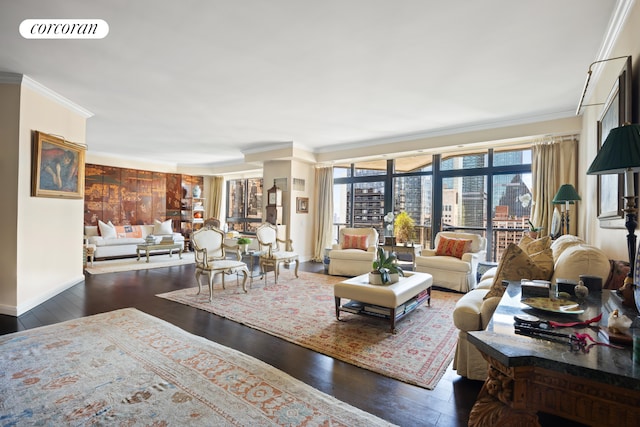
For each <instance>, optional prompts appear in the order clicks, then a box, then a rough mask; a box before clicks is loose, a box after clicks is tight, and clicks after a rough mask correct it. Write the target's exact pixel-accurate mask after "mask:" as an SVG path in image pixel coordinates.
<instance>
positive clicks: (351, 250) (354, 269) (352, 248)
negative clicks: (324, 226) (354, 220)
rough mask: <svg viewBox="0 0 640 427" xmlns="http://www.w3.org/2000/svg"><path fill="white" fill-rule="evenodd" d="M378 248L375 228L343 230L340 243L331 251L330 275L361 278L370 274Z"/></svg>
mask: <svg viewBox="0 0 640 427" xmlns="http://www.w3.org/2000/svg"><path fill="white" fill-rule="evenodd" d="M377 247H378V231H377V230H376V229H375V228H371V227H368V228H349V227H345V228H341V229H340V233H339V236H338V243H337V244H334V245H333V247H332V248H331V250H330V251H329V274H332V275H335V276H359V275H361V274H365V273H368V272H370V271H371V270H372V269H373V260H375V259H376V249H377Z"/></svg>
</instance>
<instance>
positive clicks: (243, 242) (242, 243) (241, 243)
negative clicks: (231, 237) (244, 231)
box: [238, 237, 251, 253]
mask: <svg viewBox="0 0 640 427" xmlns="http://www.w3.org/2000/svg"><path fill="white" fill-rule="evenodd" d="M250 243H251V239H249V238H248V237H240V238H239V239H238V247H239V248H240V251H241V252H242V253H246V252H247V246H249V244H250Z"/></svg>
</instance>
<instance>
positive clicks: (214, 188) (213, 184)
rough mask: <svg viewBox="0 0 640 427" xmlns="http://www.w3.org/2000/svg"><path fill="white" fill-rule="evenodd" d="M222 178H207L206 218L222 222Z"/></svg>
mask: <svg viewBox="0 0 640 427" xmlns="http://www.w3.org/2000/svg"><path fill="white" fill-rule="evenodd" d="M223 187H224V178H223V177H221V176H212V177H209V197H207V207H206V210H207V212H206V213H207V217H208V218H217V219H219V220H220V222H221V223H222V222H224V218H221V215H222V198H223V197H224V188H223Z"/></svg>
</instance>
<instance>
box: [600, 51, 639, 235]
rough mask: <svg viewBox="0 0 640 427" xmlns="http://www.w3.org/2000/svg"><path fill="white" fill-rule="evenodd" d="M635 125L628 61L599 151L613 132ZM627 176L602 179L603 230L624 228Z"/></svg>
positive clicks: (609, 105) (607, 111)
mask: <svg viewBox="0 0 640 427" xmlns="http://www.w3.org/2000/svg"><path fill="white" fill-rule="evenodd" d="M627 122H631V58H627V62H626V63H625V65H624V67H623V68H622V71H621V72H620V75H619V76H618V78H617V79H616V82H615V84H614V85H613V88H612V89H611V91H610V92H609V96H608V97H607V100H606V102H605V105H604V109H603V111H602V114H601V116H600V120H598V150H599V149H600V147H602V144H603V143H604V141H605V139H606V138H607V136H608V135H609V132H610V131H611V129H613V128H616V127H619V126H622V125H623V124H624V123H627ZM623 193H624V174H612V175H598V220H599V222H600V227H601V228H625V226H624V210H623V209H624V199H623V196H624V194H623Z"/></svg>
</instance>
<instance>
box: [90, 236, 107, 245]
mask: <svg viewBox="0 0 640 427" xmlns="http://www.w3.org/2000/svg"><path fill="white" fill-rule="evenodd" d="M89 243H91V244H94V245H96V246H102V244H103V243H104V237H102V236H91V237H89Z"/></svg>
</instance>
